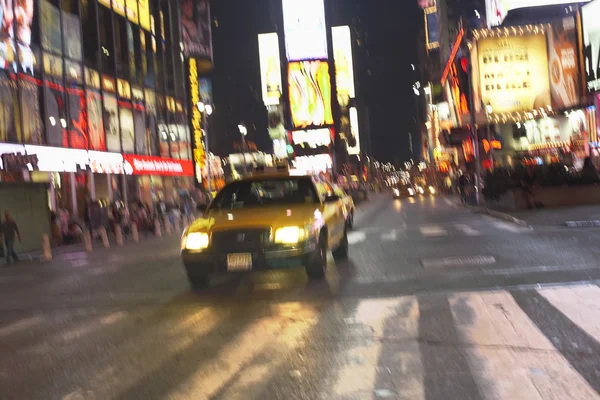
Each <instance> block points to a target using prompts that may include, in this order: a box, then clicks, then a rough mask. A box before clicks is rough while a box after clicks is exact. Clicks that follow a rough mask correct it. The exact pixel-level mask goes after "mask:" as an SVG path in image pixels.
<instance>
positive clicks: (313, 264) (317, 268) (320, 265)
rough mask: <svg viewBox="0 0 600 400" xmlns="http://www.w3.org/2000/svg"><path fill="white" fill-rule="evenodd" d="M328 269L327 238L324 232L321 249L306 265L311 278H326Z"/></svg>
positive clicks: (320, 242) (320, 241)
mask: <svg viewBox="0 0 600 400" xmlns="http://www.w3.org/2000/svg"><path fill="white" fill-rule="evenodd" d="M326 270H327V239H326V237H325V236H324V234H322V235H321V238H320V239H319V249H318V251H317V254H316V255H315V257H314V259H312V260H311V261H310V262H309V263H308V264H307V265H306V275H308V277H309V278H310V279H323V278H325V271H326Z"/></svg>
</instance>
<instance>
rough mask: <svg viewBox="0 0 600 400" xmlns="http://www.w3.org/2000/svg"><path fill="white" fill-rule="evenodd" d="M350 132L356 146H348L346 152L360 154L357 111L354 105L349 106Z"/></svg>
mask: <svg viewBox="0 0 600 400" xmlns="http://www.w3.org/2000/svg"><path fill="white" fill-rule="evenodd" d="M350 132H352V136H354V139H356V146H353V147H350V146H348V154H350V155H359V154H360V132H359V128H358V111H357V110H356V107H350Z"/></svg>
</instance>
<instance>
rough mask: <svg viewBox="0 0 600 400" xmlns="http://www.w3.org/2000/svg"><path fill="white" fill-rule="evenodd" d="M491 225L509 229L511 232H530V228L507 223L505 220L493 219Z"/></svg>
mask: <svg viewBox="0 0 600 400" xmlns="http://www.w3.org/2000/svg"><path fill="white" fill-rule="evenodd" d="M492 225H494V226H495V227H496V228H498V229H502V230H505V231H509V232H512V233H524V232H531V229H530V228H525V227H522V226H517V225H515V224H511V223H507V222H501V221H494V222H492Z"/></svg>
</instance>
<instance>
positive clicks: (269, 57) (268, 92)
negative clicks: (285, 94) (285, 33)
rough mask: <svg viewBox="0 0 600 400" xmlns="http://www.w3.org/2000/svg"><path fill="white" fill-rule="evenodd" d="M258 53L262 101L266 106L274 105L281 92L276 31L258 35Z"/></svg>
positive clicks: (276, 103) (277, 101)
mask: <svg viewBox="0 0 600 400" xmlns="http://www.w3.org/2000/svg"><path fill="white" fill-rule="evenodd" d="M258 53H259V58H260V78H261V79H260V80H261V83H262V96H263V102H264V103H265V105H266V106H276V105H278V104H279V98H280V97H281V92H282V87H281V60H280V58H279V36H277V34H276V33H264V34H260V35H258Z"/></svg>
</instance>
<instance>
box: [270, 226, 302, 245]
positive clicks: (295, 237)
mask: <svg viewBox="0 0 600 400" xmlns="http://www.w3.org/2000/svg"><path fill="white" fill-rule="evenodd" d="M304 238H305V231H304V229H302V228H299V227H297V226H285V227H283V228H277V230H276V231H275V243H280V244H296V243H298V242H301V241H302V240H304Z"/></svg>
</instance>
